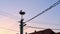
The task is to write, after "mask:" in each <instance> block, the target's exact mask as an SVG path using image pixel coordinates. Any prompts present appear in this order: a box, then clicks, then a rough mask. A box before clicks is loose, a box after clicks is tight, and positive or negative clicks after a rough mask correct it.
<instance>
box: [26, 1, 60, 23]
mask: <svg viewBox="0 0 60 34" xmlns="http://www.w3.org/2000/svg"><path fill="white" fill-rule="evenodd" d="M58 4H60V0H59V1H57V2H56V3H54V4H53V5H51V6H50V7H49V8H47V9H46V10H44V11H42V12H41V13H39V14H37V15H36V16H34V17H32V18H31V19H29V20H27V21H26V22H29V21H31V20H32V19H34V18H36V17H38V16H40V15H42V14H43V13H45V12H47V11H48V10H50V9H52V8H53V7H55V6H57V5H58ZM26 22H25V23H26Z"/></svg>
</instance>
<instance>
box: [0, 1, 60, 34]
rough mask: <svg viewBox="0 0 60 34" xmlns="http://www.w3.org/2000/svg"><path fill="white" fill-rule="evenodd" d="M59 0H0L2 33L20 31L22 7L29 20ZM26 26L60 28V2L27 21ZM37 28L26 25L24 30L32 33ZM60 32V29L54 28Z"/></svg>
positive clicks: (0, 27) (13, 33) (15, 33)
mask: <svg viewBox="0 0 60 34" xmlns="http://www.w3.org/2000/svg"><path fill="white" fill-rule="evenodd" d="M57 1H58V0H0V34H17V33H19V21H20V20H21V15H20V14H19V11H20V10H21V9H22V10H23V11H24V12H26V14H25V15H24V16H23V17H24V21H27V20H29V19H31V18H32V17H34V16H35V15H37V14H38V13H41V12H42V11H44V10H45V9H47V8H48V7H49V6H51V5H52V4H54V3H55V2H57ZM26 24H27V25H26V26H33V27H42V28H51V29H60V4H59V5H57V6H56V7H54V8H52V9H51V10H49V11H47V12H45V13H44V14H42V15H40V16H38V17H37V18H35V19H33V20H31V21H29V22H27V23H26ZM35 30H41V29H36V28H28V27H24V32H27V33H30V32H34V31H35ZM53 31H55V32H60V30H53Z"/></svg>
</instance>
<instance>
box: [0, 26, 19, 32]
mask: <svg viewBox="0 0 60 34" xmlns="http://www.w3.org/2000/svg"><path fill="white" fill-rule="evenodd" d="M1 28H2V29H5V30H10V31H15V32H19V31H17V30H13V29H8V28H4V27H0V29H1Z"/></svg>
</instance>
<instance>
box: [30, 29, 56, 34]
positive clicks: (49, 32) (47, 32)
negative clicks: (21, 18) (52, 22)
mask: <svg viewBox="0 0 60 34" xmlns="http://www.w3.org/2000/svg"><path fill="white" fill-rule="evenodd" d="M30 34H55V32H53V31H52V30H51V29H46V30H42V31H35V32H33V33H30Z"/></svg>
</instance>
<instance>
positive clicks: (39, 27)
mask: <svg viewBox="0 0 60 34" xmlns="http://www.w3.org/2000/svg"><path fill="white" fill-rule="evenodd" d="M26 27H28V28H35V29H51V28H42V27H33V26H26ZM52 30H60V29H52Z"/></svg>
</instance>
